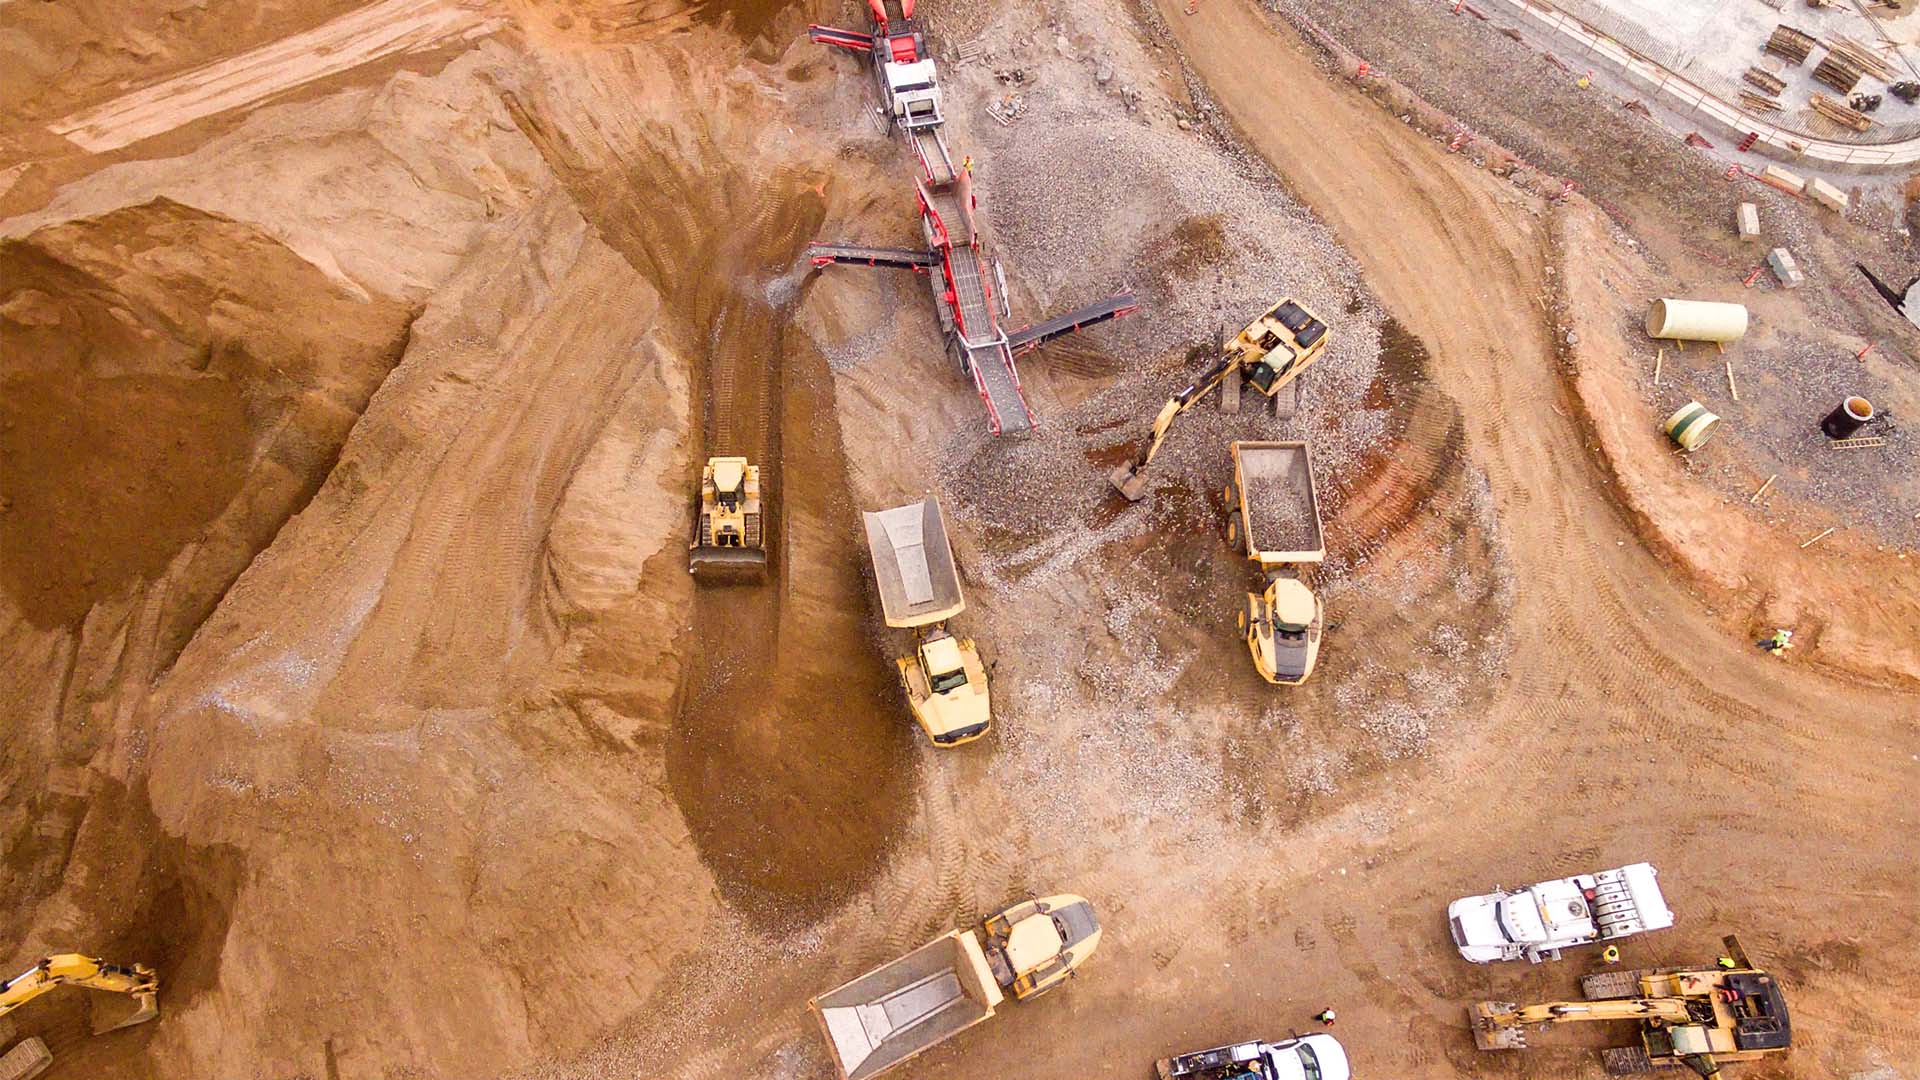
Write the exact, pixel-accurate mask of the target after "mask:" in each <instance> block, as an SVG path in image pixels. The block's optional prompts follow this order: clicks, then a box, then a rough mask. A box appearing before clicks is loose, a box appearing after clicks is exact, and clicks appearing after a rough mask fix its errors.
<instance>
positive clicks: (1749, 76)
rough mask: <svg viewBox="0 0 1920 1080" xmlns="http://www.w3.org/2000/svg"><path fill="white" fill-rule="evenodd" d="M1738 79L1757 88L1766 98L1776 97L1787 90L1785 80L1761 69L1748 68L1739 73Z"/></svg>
mask: <svg viewBox="0 0 1920 1080" xmlns="http://www.w3.org/2000/svg"><path fill="white" fill-rule="evenodd" d="M1740 77H1741V78H1742V79H1745V80H1746V81H1747V82H1748V83H1750V84H1752V85H1754V86H1757V87H1759V88H1760V92H1761V93H1763V94H1765V95H1767V96H1768V97H1776V96H1778V95H1779V93H1780V91H1782V90H1785V89H1786V88H1787V80H1785V79H1783V78H1781V77H1780V76H1778V75H1775V74H1774V73H1773V72H1771V71H1767V70H1765V69H1763V68H1757V67H1750V68H1748V69H1747V70H1745V71H1743V72H1741V73H1740Z"/></svg>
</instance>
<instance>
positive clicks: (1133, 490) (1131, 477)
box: [1107, 465, 1147, 502]
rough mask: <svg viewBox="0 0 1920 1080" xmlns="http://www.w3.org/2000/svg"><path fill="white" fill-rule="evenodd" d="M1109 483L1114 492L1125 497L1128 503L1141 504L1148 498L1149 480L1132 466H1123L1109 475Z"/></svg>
mask: <svg viewBox="0 0 1920 1080" xmlns="http://www.w3.org/2000/svg"><path fill="white" fill-rule="evenodd" d="M1107 483H1109V484H1112V485H1113V490H1115V491H1117V492H1119V493H1120V494H1122V495H1125V496H1126V497H1127V501H1128V502H1139V501H1140V500H1141V499H1144V498H1146V497H1147V478H1146V477H1144V476H1142V475H1140V470H1138V469H1135V468H1134V467H1133V466H1131V465H1122V466H1120V467H1119V468H1116V469H1114V470H1113V471H1112V472H1110V473H1108V474H1107Z"/></svg>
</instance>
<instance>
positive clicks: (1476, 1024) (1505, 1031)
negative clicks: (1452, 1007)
mask: <svg viewBox="0 0 1920 1080" xmlns="http://www.w3.org/2000/svg"><path fill="white" fill-rule="evenodd" d="M1512 1010H1513V1006H1512V1005H1510V1004H1507V1003H1506V1002H1501V1001H1482V1002H1479V1003H1477V1004H1474V1005H1472V1006H1469V1007H1468V1009H1467V1019H1468V1020H1470V1021H1471V1022H1472V1023H1473V1045H1475V1046H1477V1047H1479V1048H1480V1049H1482V1050H1525V1049H1526V1048H1527V1033H1526V1031H1525V1030H1524V1029H1522V1028H1519V1027H1516V1026H1514V1025H1512V1024H1503V1023H1501V1022H1500V1021H1498V1020H1496V1019H1494V1017H1495V1016H1497V1015H1499V1014H1502V1013H1507V1012H1511V1011H1512Z"/></svg>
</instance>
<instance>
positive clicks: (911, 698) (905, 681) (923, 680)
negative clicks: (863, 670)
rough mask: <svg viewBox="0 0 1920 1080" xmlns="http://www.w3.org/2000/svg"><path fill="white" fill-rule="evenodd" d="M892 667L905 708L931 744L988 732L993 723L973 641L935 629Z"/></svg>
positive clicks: (954, 741) (983, 671) (953, 742)
mask: <svg viewBox="0 0 1920 1080" xmlns="http://www.w3.org/2000/svg"><path fill="white" fill-rule="evenodd" d="M895 663H896V665H897V666H898V667H899V669H900V682H901V685H902V686H903V687H905V688H906V691H907V707H908V708H909V709H911V710H912V712H913V718H914V720H915V721H916V722H917V723H919V725H920V728H921V730H923V731H925V732H926V733H927V738H929V739H931V740H933V742H934V744H935V745H937V746H958V745H960V744H961V743H966V742H972V741H973V740H975V739H977V738H979V737H980V736H982V735H985V734H986V733H987V727H988V725H989V724H990V722H991V720H992V710H991V707H990V706H989V705H988V696H987V671H986V668H985V667H984V666H983V665H982V664H981V663H980V651H979V650H978V649H976V648H975V647H974V644H973V641H972V639H970V638H956V637H954V636H953V635H952V634H949V633H947V632H946V631H945V630H937V631H935V633H934V634H933V635H932V636H930V637H928V638H927V639H926V640H924V641H922V642H921V643H920V647H919V648H918V649H916V650H914V655H913V657H911V658H909V657H901V658H900V659H899V660H897V661H895Z"/></svg>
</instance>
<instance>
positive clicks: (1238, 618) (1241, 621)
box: [1233, 606, 1247, 634]
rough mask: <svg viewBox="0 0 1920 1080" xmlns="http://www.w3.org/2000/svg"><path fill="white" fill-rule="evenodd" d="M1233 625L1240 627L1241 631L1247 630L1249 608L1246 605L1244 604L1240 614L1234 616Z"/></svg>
mask: <svg viewBox="0 0 1920 1080" xmlns="http://www.w3.org/2000/svg"><path fill="white" fill-rule="evenodd" d="M1233 625H1235V626H1237V627H1239V628H1240V632H1241V633H1243V634H1244V633H1246V632H1247V609H1246V607H1245V606H1242V607H1241V608H1240V612H1239V614H1237V615H1235V616H1234V617H1233Z"/></svg>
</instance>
